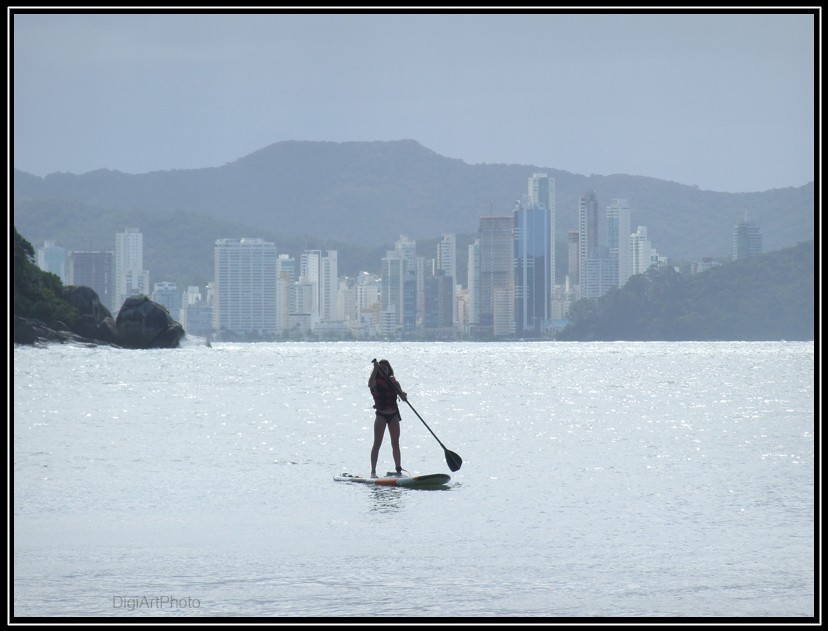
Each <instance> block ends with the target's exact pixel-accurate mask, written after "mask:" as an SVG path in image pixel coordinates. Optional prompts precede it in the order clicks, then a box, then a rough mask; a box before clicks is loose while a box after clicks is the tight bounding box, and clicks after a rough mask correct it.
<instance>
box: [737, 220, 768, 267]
mask: <svg viewBox="0 0 828 631" xmlns="http://www.w3.org/2000/svg"><path fill="white" fill-rule="evenodd" d="M757 254H762V232H761V231H760V230H759V224H757V223H756V222H755V221H753V220H752V219H747V217H745V219H744V220H743V221H740V222H739V223H738V224H736V226H734V228H733V260H734V261H738V260H740V259H746V258H750V257H751V256H756V255H757Z"/></svg>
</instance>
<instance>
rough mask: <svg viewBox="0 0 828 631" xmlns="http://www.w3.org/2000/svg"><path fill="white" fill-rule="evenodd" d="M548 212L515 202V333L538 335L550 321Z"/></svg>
mask: <svg viewBox="0 0 828 631" xmlns="http://www.w3.org/2000/svg"><path fill="white" fill-rule="evenodd" d="M553 233H554V230H553V229H552V211H551V210H550V209H549V208H546V207H544V206H536V205H529V206H527V205H524V204H520V203H518V204H517V206H516V208H515V212H514V259H515V267H514V270H515V277H514V293H515V332H516V333H517V334H518V335H530V336H539V335H541V334H542V333H544V332H545V331H546V330H547V328H548V326H549V323H550V322H549V321H550V320H551V317H552V316H551V311H550V309H551V307H552V295H553V294H552V292H553V290H554V286H555V282H554V276H553V273H554V269H555V265H554V262H553V260H554V256H555V255H554V247H553V241H552V238H553Z"/></svg>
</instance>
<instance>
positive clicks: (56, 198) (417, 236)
mask: <svg viewBox="0 0 828 631" xmlns="http://www.w3.org/2000/svg"><path fill="white" fill-rule="evenodd" d="M537 172H544V173H548V174H549V175H550V176H551V177H553V178H554V179H555V199H556V203H555V206H556V231H557V235H558V239H557V240H558V243H559V247H561V248H562V249H565V244H566V237H567V232H568V231H569V230H577V229H578V225H579V219H578V207H579V198H580V196H581V195H582V194H583V193H585V192H587V191H594V192H595V193H596V195H597V198H598V200H599V206H600V207H601V208H602V209H603V208H605V207H606V206H607V205H608V204H609V203H610V202H611V201H612V199H614V198H621V199H626V200H627V201H628V203H629V204H630V209H631V222H632V223H631V231H632V232H634V231H635V230H636V228H637V227H638V226H647V229H648V235H649V237H648V238H649V239H650V240H651V241H652V244H653V246H654V247H655V248H656V249H657V250H658V253H659V254H660V255H662V256H666V257H668V258H669V260H670V261H672V262H674V263H675V262H677V261H685V262H693V261H698V260H699V259H701V258H702V257H705V256H711V257H717V258H718V257H727V256H729V255H730V253H731V238H732V233H733V227H734V226H735V225H736V224H737V223H738V222H739V221H741V220H742V219H743V218H744V217H745V215H747V216H748V217H749V218H750V219H752V220H755V221H756V222H757V223H758V224H759V226H760V228H761V231H762V237H763V248H764V250H765V251H766V252H770V251H773V250H779V249H781V248H787V247H792V246H794V245H795V244H797V243H799V242H801V241H807V240H809V239H813V238H814V185H813V182H810V183H807V184H805V185H803V186H799V187H796V188H793V187H790V188H783V189H774V190H769V191H763V192H753V193H721V192H715V191H705V190H700V189H698V188H697V187H695V186H693V185H692V183H687V184H680V183H677V182H668V181H664V180H658V179H655V178H651V177H645V176H641V175H623V174H612V175H589V176H586V175H578V174H574V173H569V172H567V171H564V170H561V169H558V168H551V167H542V166H534V165H515V164H475V165H472V164H466V163H465V162H463V161H462V160H457V159H453V158H447V157H444V156H440V155H438V154H436V153H435V152H433V151H431V150H430V149H427V148H426V147H423V146H422V145H420V144H418V143H417V142H415V141H412V140H406V141H389V142H345V143H334V142H279V143H275V144H272V145H270V146H267V147H265V148H263V149H260V150H258V151H256V152H254V153H252V154H250V155H248V156H245V157H243V158H240V159H239V160H237V161H235V162H232V163H229V164H225V165H223V166H220V167H214V168H207V169H189V170H173V171H156V172H152V173H145V174H126V173H120V172H117V171H107V170H101V171H93V172H90V173H86V174H82V175H74V174H70V173H54V174H51V175H47V176H46V177H37V176H34V175H30V174H26V173H23V172H20V171H17V170H15V171H14V182H13V184H14V216H15V224H16V225H17V228H18V230H20V232H21V234H23V235H25V236H26V237H27V238H28V239H31V240H32V242H33V243H36V244H39V242H40V241H41V240H42V239H55V240H58V241H61V240H65V239H66V237H65V236H64V235H63V234H61V233H59V232H54V231H53V232H51V233H46V232H45V230H44V229H43V226H42V223H43V221H41V220H39V219H38V217H37V216H38V215H42V214H44V213H47V214H49V216H50V217H49V219H48V222H49V223H50V224H53V225H54V224H55V223H62V224H65V223H66V222H65V221H61V220H60V217H59V216H54V217H52V215H59V214H60V213H61V212H62V211H63V210H64V209H71V208H86V209H88V210H89V211H91V214H90V215H89V216H88V217H86V220H85V221H81V225H84V226H87V227H90V229H91V227H92V225H93V224H94V222H95V221H96V218H95V214H96V213H95V209H106V210H107V211H108V212H110V213H111V214H114V213H124V212H126V211H130V210H140V211H151V212H155V213H164V214H167V215H168V221H167V222H166V227H165V230H166V231H167V232H168V233H171V232H173V231H175V230H176V229H177V227H176V224H177V223H179V222H180V221H182V219H183V218H184V216H185V215H186V216H195V217H199V218H201V219H203V220H205V221H211V222H212V223H213V224H214V225H216V222H217V221H218V222H232V223H236V224H243V225H244V226H247V229H246V230H245V232H244V233H242V234H234V233H225V234H224V235H221V236H223V237H240V236H248V237H254V236H262V235H265V234H273V233H279V234H281V235H285V236H286V237H288V238H302V239H305V240H312V241H317V242H318V241H327V240H335V241H339V242H342V243H347V244H351V245H354V246H358V247H360V248H374V247H379V248H382V246H388V245H390V244H393V243H394V242H395V241H396V240H397V239H398V238H399V236H400V235H401V234H404V235H406V236H408V237H409V238H411V239H414V240H416V241H422V240H424V239H435V238H438V237H440V236H441V235H442V234H443V233H447V232H448V233H455V234H473V233H476V232H477V230H478V227H479V224H480V217H481V216H484V215H503V214H506V215H510V214H511V213H512V212H513V210H514V207H515V202H516V200H518V199H520V198H521V196H522V195H524V194H525V193H526V191H527V188H526V187H527V182H528V178H529V177H531V175H532V174H533V173H537ZM130 225H134V226H135V227H138V228H140V229H142V230H143V231H144V233H145V234H147V233H146V230H147V228H146V227H145V226H143V225H136V224H130ZM124 227H125V226H124V225H121V226H120V229H121V230H123V228H124ZM182 236H184V237H185V238H186V235H176V239H175V245H174V247H176V248H178V249H182V248H181V247H180V245H179V244H180V241H179V239H180V238H181V237H182ZM110 239H114V233H113V234H112V236H111V237H110ZM149 242H150V238H149V237H146V238H145V243H146V244H147V247H150V246H149ZM61 245H62V246H63V247H67V248H77V247H79V246H77V245H73V244H71V243H66V242H64V243H62V244H61ZM277 245H280V247H281V245H282V244H281V243H279V244H277ZM206 247H212V242H211V243H209V244H207V246H206ZM110 248H111V246H106V248H105V249H110ZM384 251H385V250H384V249H381V252H384ZM293 254H294V255H298V254H299V252H293ZM345 264H346V266H347V262H346V263H345ZM152 271H154V270H152ZM562 281H563V279H562V278H561V279H559V282H562Z"/></svg>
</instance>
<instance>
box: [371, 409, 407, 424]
mask: <svg viewBox="0 0 828 631" xmlns="http://www.w3.org/2000/svg"><path fill="white" fill-rule="evenodd" d="M377 416H381V417H382V418H384V419H385V422H386V423H388V422H390V421H393V420H395V419H396V420H399V421H401V420H402V418H401V417H400V413H399V412H391V414H383V413H382V412H377Z"/></svg>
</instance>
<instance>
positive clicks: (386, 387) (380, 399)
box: [371, 377, 402, 423]
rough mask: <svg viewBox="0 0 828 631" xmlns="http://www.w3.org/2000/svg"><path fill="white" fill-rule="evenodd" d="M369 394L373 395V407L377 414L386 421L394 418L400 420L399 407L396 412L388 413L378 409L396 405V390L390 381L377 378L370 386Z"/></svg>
mask: <svg viewBox="0 0 828 631" xmlns="http://www.w3.org/2000/svg"><path fill="white" fill-rule="evenodd" d="M391 379H394V377H391ZM394 381H396V379H394ZM371 394H372V395H373V397H374V408H375V409H376V410H377V416H381V417H382V418H384V419H385V422H386V423H388V422H390V421H393V420H394V419H395V418H397V419H399V420H402V417H401V416H400V411H399V409H397V411H396V412H390V413H388V414H385V413H383V412H380V411H379V410H381V409H383V408H389V407H391V406H393V407H397V391H396V390H395V389H394V388H393V387H392V386H391V384H390V383H388V382H387V381H385V380H384V379H377V381H376V382H375V383H374V387H373V388H371Z"/></svg>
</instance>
